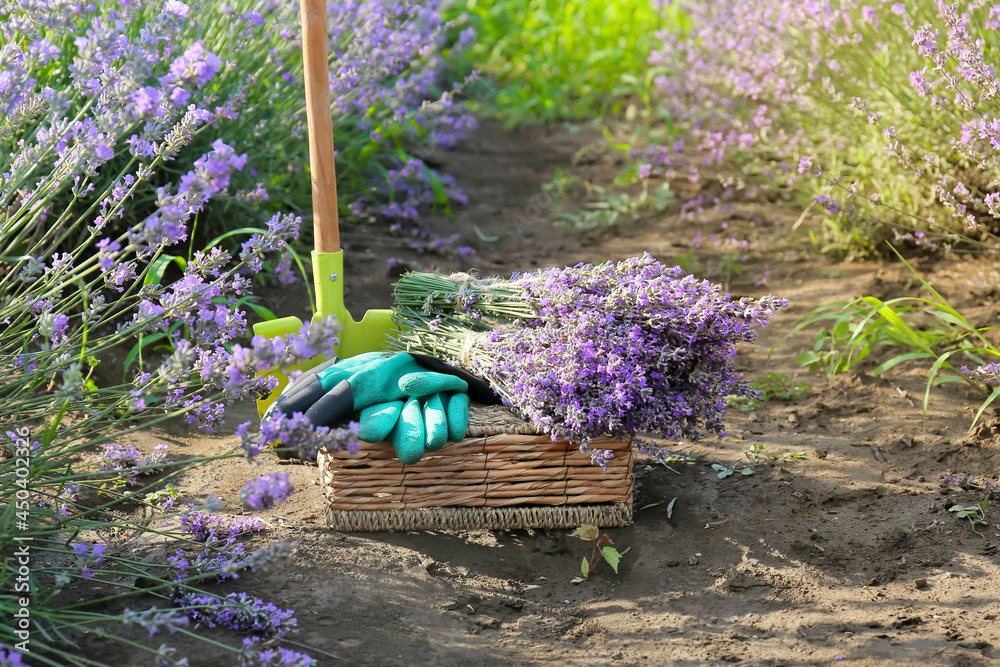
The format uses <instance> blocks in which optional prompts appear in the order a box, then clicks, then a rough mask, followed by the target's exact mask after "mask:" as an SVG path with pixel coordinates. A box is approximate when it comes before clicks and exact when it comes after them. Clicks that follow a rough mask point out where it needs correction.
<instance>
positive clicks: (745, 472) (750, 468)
mask: <svg viewBox="0 0 1000 667" xmlns="http://www.w3.org/2000/svg"><path fill="white" fill-rule="evenodd" d="M755 472H757V471H756V470H755V469H754V467H753V466H747V467H746V468H744V469H743V470H741V471H740V474H742V475H752V474H754V473H755Z"/></svg>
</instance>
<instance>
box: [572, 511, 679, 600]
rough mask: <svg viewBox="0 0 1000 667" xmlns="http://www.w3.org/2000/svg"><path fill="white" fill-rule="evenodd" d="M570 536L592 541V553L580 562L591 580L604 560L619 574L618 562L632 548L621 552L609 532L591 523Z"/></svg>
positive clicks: (583, 571) (585, 574)
mask: <svg viewBox="0 0 1000 667" xmlns="http://www.w3.org/2000/svg"><path fill="white" fill-rule="evenodd" d="M671 507H673V502H671ZM570 537H578V538H580V539H581V540H585V541H587V542H590V543H591V554H590V557H589V558H587V557H586V556H584V558H583V562H582V563H581V564H580V572H582V573H583V579H582V580H586V581H590V575H592V574H593V573H594V568H595V567H597V565H598V564H599V563H600V562H601V561H602V560H604V561H607V563H608V565H610V566H611V569H612V570H614V571H615V574H618V563H619V562H620V561H621V559H622V556H624V555H625V554H627V553H628V552H629V551H631V550H632V547H628V548H626V549H625V550H624V551H621V552H619V551H618V550H617V549H615V547H614V542H612V541H611V538H610V537H608V536H607V534H602V533H601V531H600V529H599V528H598V527H597V526H591V525H590V524H586V523H585V524H583V525H582V526H580V527H579V528H577V529H576V530H574V531H573V532H572V533H571V534H570Z"/></svg>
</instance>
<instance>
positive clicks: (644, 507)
mask: <svg viewBox="0 0 1000 667" xmlns="http://www.w3.org/2000/svg"><path fill="white" fill-rule="evenodd" d="M665 502H666V501H665V500H661V501H660V502H658V503H650V504H648V505H643V506H642V507H640V508H639V511H640V512H641V511H643V510H648V509H649V508H650V507H656V506H657V505H662V504H663V503H665Z"/></svg>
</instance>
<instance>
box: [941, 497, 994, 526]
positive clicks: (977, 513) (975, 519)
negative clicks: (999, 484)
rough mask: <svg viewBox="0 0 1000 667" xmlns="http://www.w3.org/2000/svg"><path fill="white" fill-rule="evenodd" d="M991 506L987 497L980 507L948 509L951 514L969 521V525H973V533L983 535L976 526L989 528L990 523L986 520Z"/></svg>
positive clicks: (963, 506) (953, 507)
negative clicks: (987, 511)
mask: <svg viewBox="0 0 1000 667" xmlns="http://www.w3.org/2000/svg"><path fill="white" fill-rule="evenodd" d="M989 506H990V497H989V496H988V495H987V496H986V497H985V498H983V502H981V503H979V504H978V505H952V506H951V507H949V508H948V511H949V512H954V513H955V516H956V517H958V518H959V519H968V520H969V523H970V524H971V525H972V532H974V533H976V535H982V533H980V532H979V531H978V530H976V526H988V525H990V524H989V522H988V521H987V520H986V510H987V509H988V508H989Z"/></svg>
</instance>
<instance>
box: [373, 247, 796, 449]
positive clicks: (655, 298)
mask: <svg viewBox="0 0 1000 667" xmlns="http://www.w3.org/2000/svg"><path fill="white" fill-rule="evenodd" d="M395 301H396V303H395V312H396V318H397V321H398V322H399V323H400V324H401V325H402V326H403V327H404V329H405V330H404V332H403V333H401V334H400V335H399V337H398V339H397V340H396V341H395V342H394V343H393V346H395V347H396V348H397V349H402V350H407V351H413V352H423V353H426V354H432V355H435V356H438V357H441V358H443V359H446V360H447V361H449V362H451V363H454V364H456V365H459V366H462V367H465V368H467V369H468V370H470V371H471V372H473V373H475V374H477V375H479V376H481V377H483V378H484V379H485V380H487V381H488V382H489V383H490V384H491V385H492V386H493V388H494V390H495V391H496V392H497V393H498V394H499V395H500V397H501V398H502V399H503V401H504V403H505V404H506V405H507V406H508V407H510V408H511V409H512V410H513V411H514V412H515V413H517V414H518V415H519V416H520V417H522V418H524V419H528V420H530V421H533V422H535V423H536V424H537V425H539V426H540V427H542V428H543V429H545V431H546V432H547V433H550V434H551V435H552V436H553V438H555V437H557V436H562V437H565V438H566V439H568V440H570V441H572V442H576V443H579V444H580V445H581V448H582V449H584V451H589V450H590V448H589V443H590V441H591V439H592V438H594V437H596V436H598V435H603V434H607V433H610V434H613V435H615V436H618V437H627V438H632V439H637V436H638V435H639V434H644V433H652V434H659V435H662V437H663V438H665V439H671V440H677V439H688V440H695V439H697V438H698V437H699V436H700V435H702V434H703V433H704V432H705V431H711V432H716V433H722V432H723V427H722V418H723V417H724V415H725V406H726V400H725V399H726V396H727V395H730V394H737V395H745V396H753V395H754V393H755V390H753V389H752V388H751V387H750V385H749V383H748V382H747V381H745V380H741V379H740V378H739V375H738V374H737V372H736V369H735V367H734V365H733V357H734V355H735V351H736V350H735V344H736V343H737V342H739V341H753V340H754V339H755V338H756V332H755V331H754V330H753V327H754V325H760V326H767V320H768V318H769V317H771V316H773V314H774V309H775V308H783V307H786V306H787V305H788V302H787V300H785V299H779V298H776V297H773V296H765V297H762V298H760V299H753V298H749V297H744V298H741V299H733V298H732V297H731V296H730V295H729V294H726V293H725V292H724V291H723V289H722V287H721V286H719V285H714V284H712V283H710V282H708V281H705V280H698V279H696V278H694V277H693V276H690V275H687V276H685V275H683V271H682V270H681V269H680V268H677V267H673V268H672V267H668V266H665V265H664V264H662V263H660V262H659V261H657V260H656V259H654V258H653V257H651V256H650V255H648V254H644V255H642V256H641V257H634V258H631V259H628V260H625V261H622V262H619V263H617V264H616V263H613V262H607V263H605V264H597V265H589V264H580V265H577V266H574V267H566V268H562V269H558V268H549V269H543V270H539V271H536V272H533V273H526V274H515V275H514V276H512V277H511V278H510V279H500V278H490V279H478V278H474V277H472V276H469V275H468V274H454V275H451V276H442V275H436V274H426V273H409V274H406V275H404V276H402V277H401V278H400V280H399V282H398V283H396V286H395ZM638 444H639V446H640V448H641V449H642V450H643V451H646V452H647V453H650V454H652V455H654V456H656V455H658V454H660V453H662V450H661V448H659V447H658V446H656V445H653V444H650V443H647V442H645V441H642V440H638ZM591 453H592V455H595V456H600V453H597V452H591Z"/></svg>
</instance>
